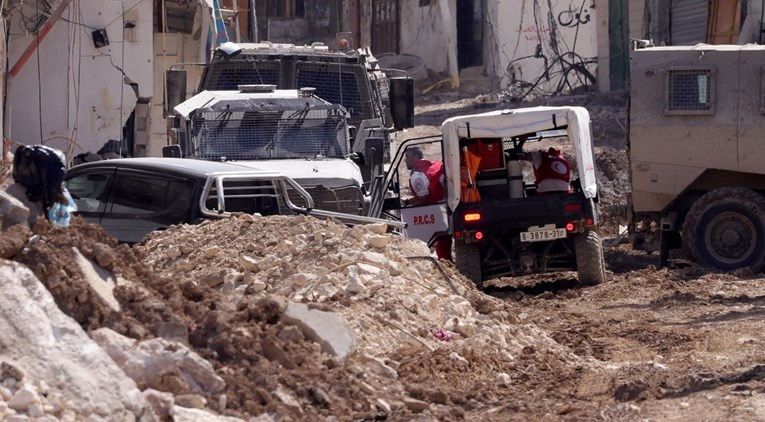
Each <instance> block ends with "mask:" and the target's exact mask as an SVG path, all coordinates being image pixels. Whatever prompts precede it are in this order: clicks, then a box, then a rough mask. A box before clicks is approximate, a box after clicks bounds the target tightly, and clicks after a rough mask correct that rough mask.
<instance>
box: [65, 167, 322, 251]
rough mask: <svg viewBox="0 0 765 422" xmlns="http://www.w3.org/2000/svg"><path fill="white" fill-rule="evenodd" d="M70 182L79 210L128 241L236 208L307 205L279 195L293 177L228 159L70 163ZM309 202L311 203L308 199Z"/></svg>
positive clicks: (275, 209) (266, 210)
mask: <svg viewBox="0 0 765 422" xmlns="http://www.w3.org/2000/svg"><path fill="white" fill-rule="evenodd" d="M66 183H67V188H68V189H69V192H70V193H71V194H72V197H73V198H74V200H75V202H76V203H77V208H78V212H77V214H78V215H80V216H82V217H83V218H85V220H87V221H89V222H92V223H97V224H100V225H101V226H102V227H103V228H104V229H105V230H106V232H107V233H109V235H111V236H113V237H115V238H116V239H117V240H119V241H121V242H127V243H136V242H139V241H141V239H143V237H144V236H145V235H146V234H148V233H149V232H151V231H153V230H161V229H165V228H167V227H169V226H171V225H174V224H182V223H189V224H194V223H198V222H200V221H202V220H203V219H205V218H215V217H226V216H229V215H230V214H231V213H232V212H245V213H260V214H263V215H270V214H279V213H282V212H287V211H288V210H289V209H292V208H294V209H295V210H303V211H306V210H307V208H300V207H298V206H295V205H294V204H293V203H291V202H290V201H289V200H288V199H287V201H286V202H285V198H283V197H282V196H281V193H282V191H283V190H284V188H285V186H286V185H289V184H291V183H294V182H292V181H291V180H290V179H287V178H284V177H282V176H280V175H275V174H273V173H266V172H262V171H257V170H253V169H252V168H244V167H241V166H238V165H236V164H230V163H221V162H211V161H201V160H193V159H177V158H126V159H117V160H104V161H96V162H91V163H86V164H81V165H78V166H75V167H72V168H71V169H69V170H68V171H67V173H66ZM219 191H220V192H221V193H220V194H219ZM293 196H294V195H293ZM309 199H310V198H309ZM307 204H309V207H308V208H310V201H309V202H307Z"/></svg>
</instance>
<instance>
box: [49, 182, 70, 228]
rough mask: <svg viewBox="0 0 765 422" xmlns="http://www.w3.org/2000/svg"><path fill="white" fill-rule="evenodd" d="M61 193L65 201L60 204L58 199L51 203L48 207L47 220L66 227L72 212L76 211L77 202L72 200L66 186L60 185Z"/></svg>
mask: <svg viewBox="0 0 765 422" xmlns="http://www.w3.org/2000/svg"><path fill="white" fill-rule="evenodd" d="M61 194H62V195H63V197H64V199H65V200H66V203H65V204H62V203H61V202H60V201H56V202H54V203H53V205H51V206H50V208H48V220H50V222H51V223H53V224H55V225H57V226H61V227H68V226H69V221H71V220H72V213H74V212H76V211H77V204H76V203H75V202H74V199H72V195H70V194H69V190H68V189H67V188H65V187H62V189H61Z"/></svg>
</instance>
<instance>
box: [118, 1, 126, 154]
mask: <svg viewBox="0 0 765 422" xmlns="http://www.w3.org/2000/svg"><path fill="white" fill-rule="evenodd" d="M120 4H121V5H122V14H121V15H120V16H125V0H122V1H121V2H120ZM125 44H126V43H125V24H124V23H123V24H122V63H121V64H120V69H122V72H121V75H120V126H119V131H120V157H124V155H122V153H123V151H122V148H123V145H124V137H125V136H124V135H125V131H124V130H123V129H122V117H123V109H122V107H124V100H125V74H124V72H125Z"/></svg>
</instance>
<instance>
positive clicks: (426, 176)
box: [404, 147, 452, 261]
mask: <svg viewBox="0 0 765 422" xmlns="http://www.w3.org/2000/svg"><path fill="white" fill-rule="evenodd" d="M404 162H405V163H406V168H408V169H409V170H411V171H412V173H411V174H410V175H409V188H410V189H411V190H412V194H413V195H414V196H413V197H411V198H408V199H406V200H404V205H405V206H413V205H431V204H437V203H438V202H441V201H443V200H444V198H445V197H446V190H445V189H444V164H443V163H442V162H440V161H430V160H425V159H424V158H423V154H422V150H421V149H420V148H418V147H410V148H408V149H407V150H406V153H405V154H404ZM435 246H436V256H437V257H438V259H446V260H449V261H451V260H452V237H451V235H443V236H440V237H439V238H438V239H436V245H435Z"/></svg>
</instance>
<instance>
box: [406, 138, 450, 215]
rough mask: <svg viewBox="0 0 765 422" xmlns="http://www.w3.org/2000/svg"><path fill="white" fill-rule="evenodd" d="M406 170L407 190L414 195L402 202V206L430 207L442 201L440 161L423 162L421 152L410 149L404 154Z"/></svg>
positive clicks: (416, 149) (413, 148)
mask: <svg viewBox="0 0 765 422" xmlns="http://www.w3.org/2000/svg"><path fill="white" fill-rule="evenodd" d="M404 162H405V163H406V168H407V169H409V170H411V172H412V173H411V174H410V175H409V189H411V190H412V194H413V195H414V196H413V197H412V198H408V199H406V200H404V205H406V206H411V205H431V204H437V203H438V202H440V201H443V200H444V197H445V195H446V191H445V190H444V164H443V163H442V162H440V161H430V160H425V159H424V157H423V154H422V150H421V149H420V148H417V147H410V148H408V149H407V150H406V153H405V154H404Z"/></svg>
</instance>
